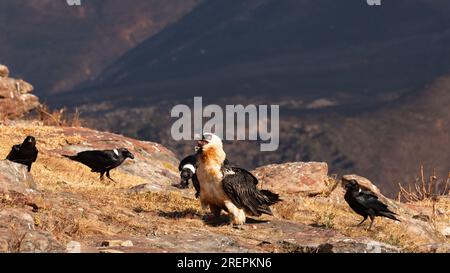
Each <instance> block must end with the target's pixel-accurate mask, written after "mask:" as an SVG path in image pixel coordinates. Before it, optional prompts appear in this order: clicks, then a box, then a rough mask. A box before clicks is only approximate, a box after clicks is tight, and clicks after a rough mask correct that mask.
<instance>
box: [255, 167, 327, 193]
mask: <svg viewBox="0 0 450 273" xmlns="http://www.w3.org/2000/svg"><path fill="white" fill-rule="evenodd" d="M253 174H254V175H255V176H256V177H257V178H258V179H259V181H260V185H261V187H262V188H264V189H269V190H273V191H275V192H277V193H283V194H316V193H320V192H323V191H324V190H326V182H327V180H328V165H327V164H326V163H321V162H294V163H285V164H272V165H267V166H263V167H259V168H257V169H255V170H254V171H253Z"/></svg>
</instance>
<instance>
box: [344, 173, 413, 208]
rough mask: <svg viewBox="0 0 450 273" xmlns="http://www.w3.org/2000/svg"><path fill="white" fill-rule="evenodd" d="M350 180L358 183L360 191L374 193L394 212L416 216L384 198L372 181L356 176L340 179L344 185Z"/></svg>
mask: <svg viewBox="0 0 450 273" xmlns="http://www.w3.org/2000/svg"><path fill="white" fill-rule="evenodd" d="M352 179H354V180H356V182H358V184H359V185H360V187H361V188H362V189H364V190H370V191H371V192H373V193H375V194H376V195H377V196H378V198H379V199H380V200H381V201H382V202H384V203H385V204H387V205H388V206H389V207H391V208H393V209H394V210H395V211H396V212H400V213H402V214H404V213H406V214H408V215H410V216H413V215H417V213H416V212H413V211H411V210H409V209H408V208H407V207H406V206H403V205H402V204H401V203H399V202H396V201H394V200H392V199H390V198H387V197H386V196H384V195H383V194H382V193H381V191H380V189H379V188H378V187H377V186H375V184H374V183H372V181H370V180H369V179H367V178H365V177H362V176H359V175H356V174H347V175H344V176H343V177H342V183H345V182H346V181H350V180H352ZM342 186H344V185H342Z"/></svg>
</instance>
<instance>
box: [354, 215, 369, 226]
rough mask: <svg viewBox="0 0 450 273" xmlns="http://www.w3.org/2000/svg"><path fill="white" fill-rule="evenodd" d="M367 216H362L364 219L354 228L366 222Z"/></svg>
mask: <svg viewBox="0 0 450 273" xmlns="http://www.w3.org/2000/svg"><path fill="white" fill-rule="evenodd" d="M367 217H368V215H366V216H364V219H362V221H361V222H359V224H357V225H356V226H357V227H359V226H361V225H362V224H363V223H364V222H365V221H366V220H367Z"/></svg>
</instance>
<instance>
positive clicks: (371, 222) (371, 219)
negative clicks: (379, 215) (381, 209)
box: [367, 215, 375, 231]
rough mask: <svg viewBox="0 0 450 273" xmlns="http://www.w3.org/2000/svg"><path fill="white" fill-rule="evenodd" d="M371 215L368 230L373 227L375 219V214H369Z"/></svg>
mask: <svg viewBox="0 0 450 273" xmlns="http://www.w3.org/2000/svg"><path fill="white" fill-rule="evenodd" d="M369 217H370V225H369V228H368V229H367V230H368V231H369V230H370V229H371V228H372V225H373V222H374V221H375V216H373V215H369Z"/></svg>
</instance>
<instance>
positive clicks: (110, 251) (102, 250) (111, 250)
mask: <svg viewBox="0 0 450 273" xmlns="http://www.w3.org/2000/svg"><path fill="white" fill-rule="evenodd" d="M99 252H100V253H124V252H123V251H120V250H115V249H101V250H100V251H99Z"/></svg>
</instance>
